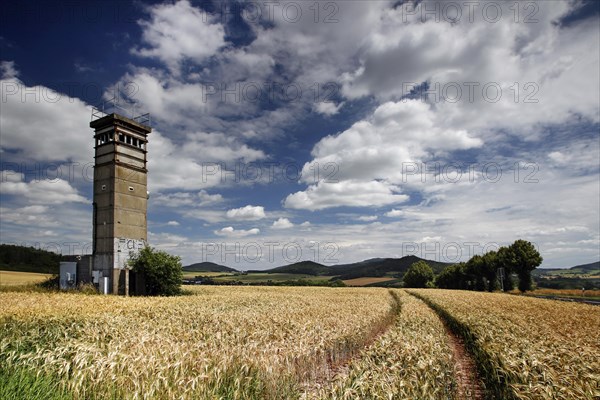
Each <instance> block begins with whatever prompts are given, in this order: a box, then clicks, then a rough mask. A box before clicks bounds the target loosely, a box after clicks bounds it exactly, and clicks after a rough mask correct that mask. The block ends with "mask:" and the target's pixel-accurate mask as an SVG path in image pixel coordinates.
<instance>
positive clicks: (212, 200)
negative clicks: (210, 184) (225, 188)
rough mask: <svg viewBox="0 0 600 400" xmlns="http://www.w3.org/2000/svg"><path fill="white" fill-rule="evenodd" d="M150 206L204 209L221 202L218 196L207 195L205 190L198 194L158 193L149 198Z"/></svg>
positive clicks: (220, 197) (221, 199) (221, 197)
mask: <svg viewBox="0 0 600 400" xmlns="http://www.w3.org/2000/svg"><path fill="white" fill-rule="evenodd" d="M151 199H152V200H151V202H152V204H157V205H163V206H167V207H172V208H178V207H182V206H192V207H204V206H208V205H213V204H217V203H220V202H222V201H223V196H221V195H220V194H218V193H217V194H209V193H208V192H207V191H206V190H200V191H199V192H175V193H159V194H157V195H156V196H152V197H151Z"/></svg>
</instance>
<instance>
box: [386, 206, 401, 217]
mask: <svg viewBox="0 0 600 400" xmlns="http://www.w3.org/2000/svg"><path fill="white" fill-rule="evenodd" d="M385 216H386V217H390V218H395V217H402V216H404V211H402V210H396V209H395V208H394V209H392V210H391V211H388V212H386V213H385Z"/></svg>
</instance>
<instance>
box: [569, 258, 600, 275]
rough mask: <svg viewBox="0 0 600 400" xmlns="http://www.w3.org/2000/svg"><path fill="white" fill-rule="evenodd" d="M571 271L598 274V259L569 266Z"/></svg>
mask: <svg viewBox="0 0 600 400" xmlns="http://www.w3.org/2000/svg"><path fill="white" fill-rule="evenodd" d="M569 269H570V270H571V271H581V273H582V274H593V273H597V274H600V261H596V262H593V263H589V264H582V265H576V266H574V267H571V268H569Z"/></svg>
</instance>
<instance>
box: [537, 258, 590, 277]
mask: <svg viewBox="0 0 600 400" xmlns="http://www.w3.org/2000/svg"><path fill="white" fill-rule="evenodd" d="M579 274H590V275H600V261H596V262H593V263H589V264H582V265H576V266H574V267H570V268H537V269H535V270H534V271H533V275H534V276H547V275H579Z"/></svg>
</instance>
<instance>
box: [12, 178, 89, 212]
mask: <svg viewBox="0 0 600 400" xmlns="http://www.w3.org/2000/svg"><path fill="white" fill-rule="evenodd" d="M2 172H3V176H10V178H9V179H7V180H6V181H5V182H2V185H1V186H0V194H3V195H13V196H20V197H21V198H24V199H27V200H28V201H29V202H31V203H33V202H35V203H36V204H63V203H88V200H87V199H86V198H85V197H83V196H82V195H80V194H79V193H78V191H77V189H75V188H74V187H72V186H71V184H70V183H69V182H67V181H65V180H63V179H56V180H32V181H28V182H26V181H25V180H24V178H25V176H24V175H23V174H20V173H7V171H2Z"/></svg>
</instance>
